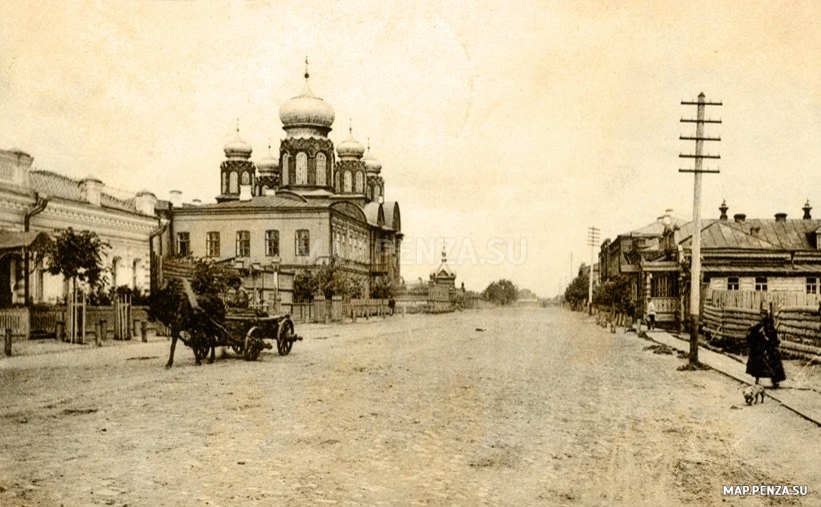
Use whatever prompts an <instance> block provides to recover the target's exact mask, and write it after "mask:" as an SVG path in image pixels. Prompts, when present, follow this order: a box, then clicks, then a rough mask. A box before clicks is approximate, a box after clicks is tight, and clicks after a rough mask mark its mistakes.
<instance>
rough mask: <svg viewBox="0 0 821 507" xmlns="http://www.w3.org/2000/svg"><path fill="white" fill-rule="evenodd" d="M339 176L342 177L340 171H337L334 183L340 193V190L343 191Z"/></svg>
mask: <svg viewBox="0 0 821 507" xmlns="http://www.w3.org/2000/svg"><path fill="white" fill-rule="evenodd" d="M339 178H340V176H339V171H337V173H336V177H335V178H334V179H335V183H334V190H335V191H336V192H337V193H339V192H340V191H342V186H341V185H340V184H339Z"/></svg>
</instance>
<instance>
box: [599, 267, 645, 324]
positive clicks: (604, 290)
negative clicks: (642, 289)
mask: <svg viewBox="0 0 821 507" xmlns="http://www.w3.org/2000/svg"><path fill="white" fill-rule="evenodd" d="M593 303H595V304H597V305H602V306H613V307H614V308H615V309H616V311H617V312H619V313H622V314H625V315H629V316H632V315H633V313H634V311H635V302H634V301H633V284H632V282H631V279H630V277H629V276H627V275H620V276H618V277H616V278H615V279H614V280H610V281H607V282H605V283H604V284H602V285H600V286H599V287H598V288H597V289H596V291H595V292H594V293H593Z"/></svg>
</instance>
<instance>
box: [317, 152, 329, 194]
mask: <svg viewBox="0 0 821 507" xmlns="http://www.w3.org/2000/svg"><path fill="white" fill-rule="evenodd" d="M325 160H326V159H325V154H324V153H317V154H316V184H317V186H319V187H324V186H325V185H327V184H328V183H327V178H326V176H327V174H326V170H327V169H326V168H325V165H326V164H325Z"/></svg>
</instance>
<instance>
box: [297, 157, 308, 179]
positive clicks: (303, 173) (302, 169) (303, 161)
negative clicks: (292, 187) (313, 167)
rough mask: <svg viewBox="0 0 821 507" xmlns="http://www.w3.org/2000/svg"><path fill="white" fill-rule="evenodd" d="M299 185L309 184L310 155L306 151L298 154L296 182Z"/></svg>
mask: <svg viewBox="0 0 821 507" xmlns="http://www.w3.org/2000/svg"><path fill="white" fill-rule="evenodd" d="M295 183H296V184H297V185H307V184H308V155H306V154H305V152H304V151H300V152H299V153H297V154H296V182H295Z"/></svg>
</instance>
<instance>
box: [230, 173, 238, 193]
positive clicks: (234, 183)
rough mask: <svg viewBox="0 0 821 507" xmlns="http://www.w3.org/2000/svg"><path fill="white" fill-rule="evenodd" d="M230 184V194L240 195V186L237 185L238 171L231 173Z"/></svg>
mask: <svg viewBox="0 0 821 507" xmlns="http://www.w3.org/2000/svg"><path fill="white" fill-rule="evenodd" d="M228 182H229V183H228V192H229V193H231V194H236V193H239V185H238V184H237V173H236V171H231V175H230V176H229V178H228Z"/></svg>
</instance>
